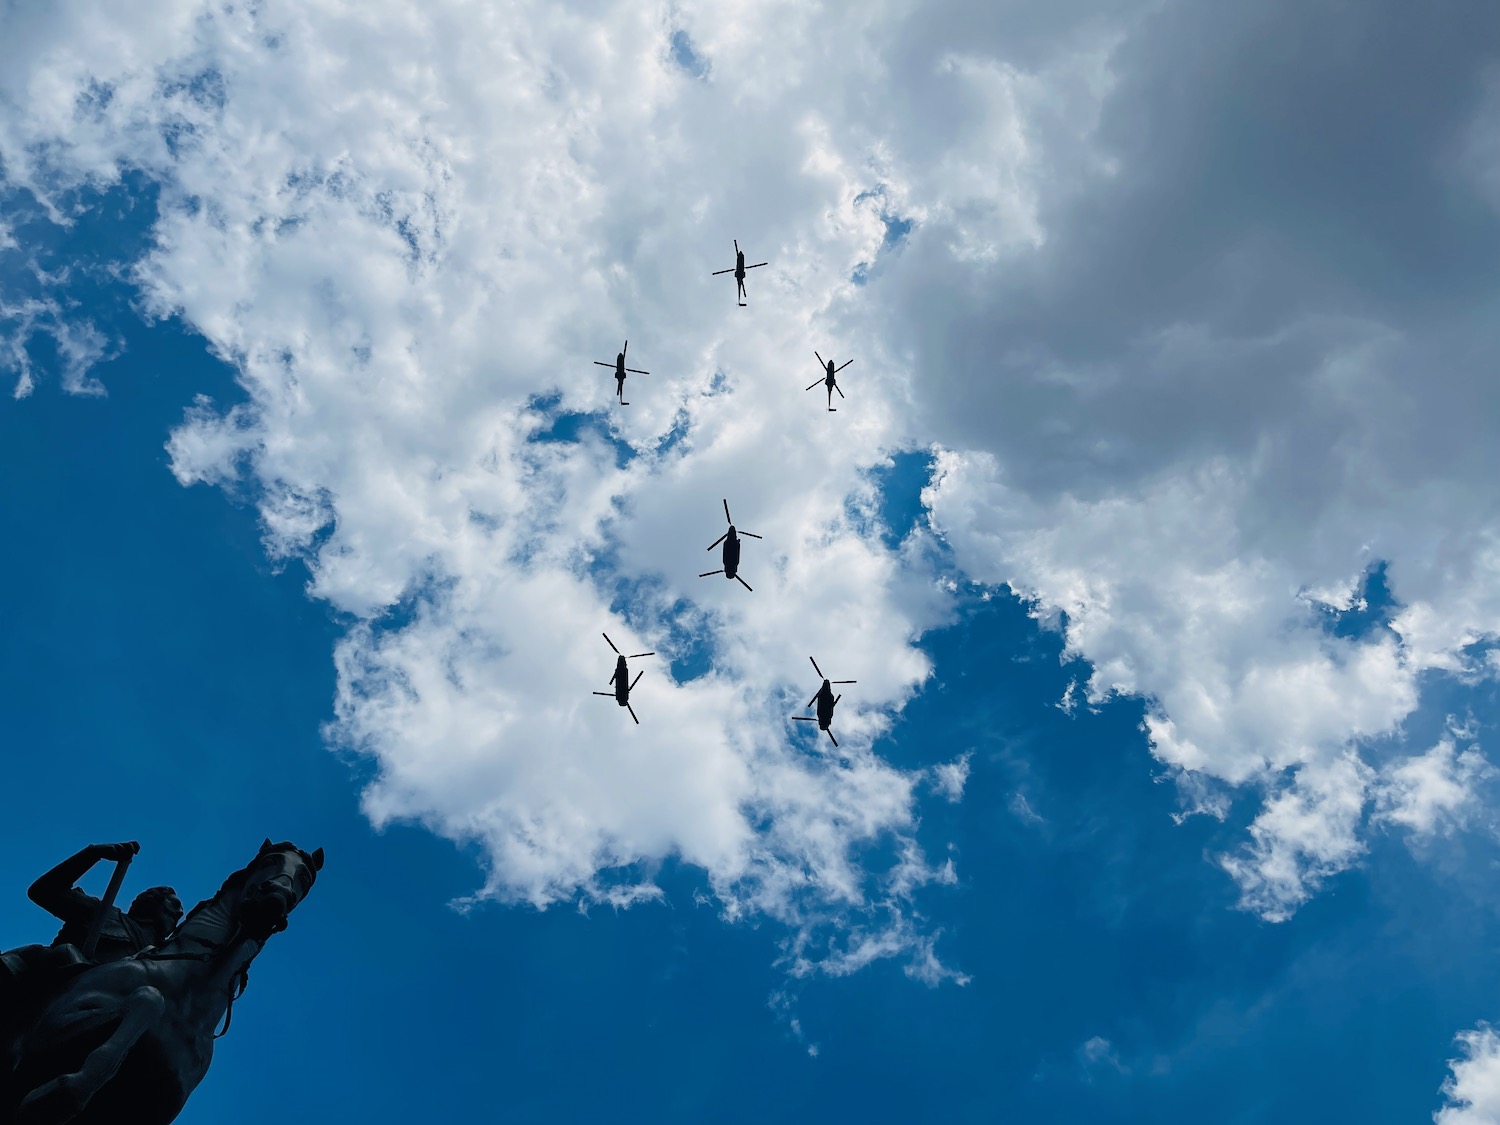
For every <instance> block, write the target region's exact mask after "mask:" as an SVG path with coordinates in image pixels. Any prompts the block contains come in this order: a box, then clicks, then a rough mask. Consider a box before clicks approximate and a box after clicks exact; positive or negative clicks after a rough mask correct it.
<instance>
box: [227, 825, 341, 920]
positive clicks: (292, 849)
mask: <svg viewBox="0 0 1500 1125" xmlns="http://www.w3.org/2000/svg"><path fill="white" fill-rule="evenodd" d="M322 867H323V849H322V848H319V849H318V850H317V851H315V852H311V853H308V852H305V851H303V850H302V849H301V848H299V847H297V846H296V845H295V844H290V843H280V844H273V843H271V841H270V840H269V839H267V840H266V842H265V843H264V844H262V845H261V846H260V851H259V852H257V853H256V855H255V858H254V859H253V860H252V861H251V862H250V865H249V866H248V867H246V868H245V881H244V884H243V888H244V889H243V893H242V896H241V898H240V925H242V926H243V927H244V928H245V930H246V932H248V933H250V934H252V935H254V936H255V937H257V938H259V939H260V940H261V941H264V940H265V939H266V938H268V937H270V936H271V935H272V934H274V933H279V932H280V931H281V930H284V929H285V928H286V919H287V915H289V914H290V913H291V912H292V911H293V910H294V909H296V907H297V904H298V903H299V902H301V901H302V900H303V899H304V898H306V897H307V892H308V891H310V890H312V885H313V883H314V882H315V881H316V880H317V878H318V872H319V871H320V870H322Z"/></svg>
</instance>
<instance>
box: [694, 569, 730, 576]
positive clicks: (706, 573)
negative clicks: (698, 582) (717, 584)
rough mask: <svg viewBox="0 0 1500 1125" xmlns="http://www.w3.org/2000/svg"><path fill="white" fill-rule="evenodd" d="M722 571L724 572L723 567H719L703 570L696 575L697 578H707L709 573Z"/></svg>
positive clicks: (721, 572)
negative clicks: (717, 568)
mask: <svg viewBox="0 0 1500 1125" xmlns="http://www.w3.org/2000/svg"><path fill="white" fill-rule="evenodd" d="M723 573H724V571H723V568H720V569H719V570H705V571H704V572H703V573H702V574H700V575H698V577H699V578H707V577H708V576H709V575H710V574H723Z"/></svg>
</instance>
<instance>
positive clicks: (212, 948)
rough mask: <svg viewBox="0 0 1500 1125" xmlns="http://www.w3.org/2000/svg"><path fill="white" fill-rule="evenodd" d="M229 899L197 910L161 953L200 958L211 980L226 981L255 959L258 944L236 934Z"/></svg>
mask: <svg viewBox="0 0 1500 1125" xmlns="http://www.w3.org/2000/svg"><path fill="white" fill-rule="evenodd" d="M233 905H234V904H233V903H232V902H231V901H229V896H226V897H225V898H223V899H217V900H215V901H213V902H210V903H209V904H208V905H207V906H205V907H203V908H202V909H200V910H198V911H196V912H195V913H194V914H193V916H192V917H191V918H189V919H188V920H187V921H186V922H184V923H183V924H182V925H180V926H178V927H177V930H176V932H175V933H174V934H173V935H172V937H171V938H170V939H169V940H168V941H167V942H166V944H164V945H163V946H162V947H161V949H160V952H161V953H162V954H163V955H165V956H167V957H172V956H173V955H181V954H187V955H189V956H193V955H203V954H207V956H206V957H204V958H203V960H204V963H205V968H206V969H207V970H208V975H210V976H211V977H215V978H219V977H222V978H223V979H224V980H226V981H228V980H230V979H232V978H233V977H234V975H235V974H236V973H238V972H239V971H240V970H241V969H243V968H244V967H245V966H246V965H248V964H249V963H250V962H251V961H253V960H255V956H256V954H258V953H259V952H260V949H261V943H260V942H259V941H256V940H255V939H253V938H249V937H246V936H245V935H244V934H242V933H238V932H237V929H238V927H236V926H235V923H234V913H233V910H232V906H233Z"/></svg>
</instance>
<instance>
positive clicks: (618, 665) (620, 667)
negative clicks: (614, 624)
mask: <svg viewBox="0 0 1500 1125" xmlns="http://www.w3.org/2000/svg"><path fill="white" fill-rule="evenodd" d="M599 635H600V636H601V637H603V638H604V643H605V644H607V645H608V646H609V647H610V648H615V642H614V641H612V640H610V639H609V634H608V633H600V634H599ZM655 655H656V653H654V652H632V653H631V654H630V656H629V657H627V656H626V655H625V654H624V653H623V652H621V651H620V650H619V649H617V648H615V657H616V659H615V674H614V675H613V676H611V677H610V678H609V682H610V683H612V684H614V685H615V690H614V691H613V692H608V691H596V692H594V694H595V695H603V696H610V695H613V696H614V697H615V702H616V703H618V704H619V705H620V706H621V707H623V708H625V710H627V711H629V712H630V717H631V718H632V719H635V725H636V726H640V725H641V721H640V719H636V717H635V708H634V707H632V706H631V705H630V692H631V690H632V689H633V688H634V687H635V685H636V684H638V683H640V680H641V677H642V676H644V675H645V674H646V673H645V672H637V673H636V674H635V679H634V680H632V679H631V678H630V669H629V668H627V667H626V666H625V661H626V660H627V659H629V660H634V659H635V658H636V657H638V656H655Z"/></svg>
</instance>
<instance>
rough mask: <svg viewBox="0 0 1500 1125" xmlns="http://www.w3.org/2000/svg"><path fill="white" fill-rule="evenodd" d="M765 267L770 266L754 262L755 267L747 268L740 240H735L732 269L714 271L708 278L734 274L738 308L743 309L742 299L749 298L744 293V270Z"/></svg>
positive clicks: (743, 302)
mask: <svg viewBox="0 0 1500 1125" xmlns="http://www.w3.org/2000/svg"><path fill="white" fill-rule="evenodd" d="M766 265H770V263H769V262H756V263H755V265H753V266H747V265H745V252H744V251H743V250H741V249H740V240H739V239H737V238H736V239H735V240H734V269H732V270H714V272H713V273H712V274H710V275H709V276H710V277H718V276H719V275H720V274H722V273H732V274H734V283H735V285H736V286H738V287H739V293H738V296H739V298H740V302H739V303H740V308H742V309H743V308H745V307H746V302H745V300H744V298H745V297H748V296H749V294H748V293H746V292H745V271H746V270H758V269H760V267H761V266H766Z"/></svg>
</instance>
